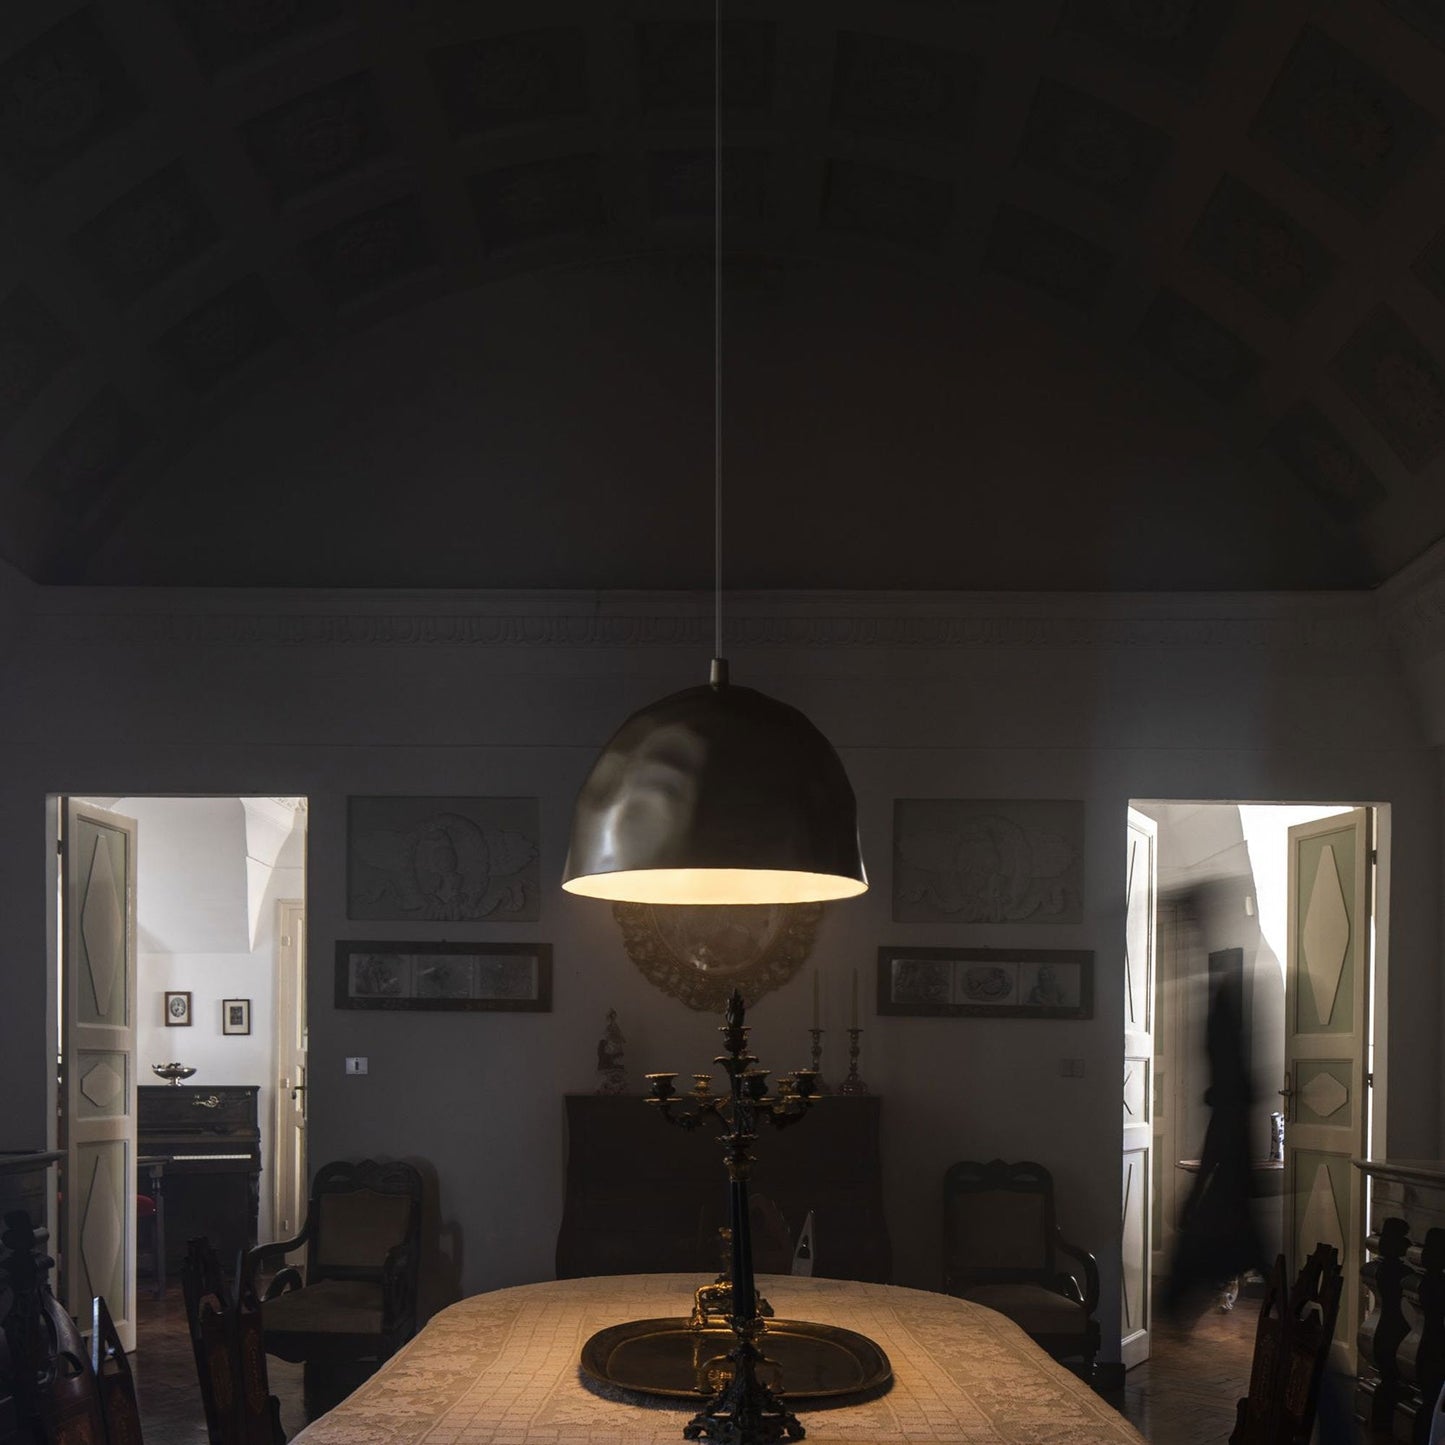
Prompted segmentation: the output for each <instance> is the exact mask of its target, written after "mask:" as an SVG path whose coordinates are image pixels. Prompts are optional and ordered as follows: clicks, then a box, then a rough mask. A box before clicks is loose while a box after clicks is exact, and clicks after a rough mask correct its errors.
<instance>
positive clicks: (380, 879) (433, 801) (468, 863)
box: [346, 797, 541, 923]
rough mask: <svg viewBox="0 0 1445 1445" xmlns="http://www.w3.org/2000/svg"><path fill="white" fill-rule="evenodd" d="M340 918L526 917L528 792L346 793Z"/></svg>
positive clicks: (534, 829)
mask: <svg viewBox="0 0 1445 1445" xmlns="http://www.w3.org/2000/svg"><path fill="white" fill-rule="evenodd" d="M349 804H350V806H349V808H348V811H347V822H346V916H347V917H348V918H356V919H380V920H392V921H406V922H427V923H459V922H468V921H473V922H474V921H477V920H482V919H485V920H486V921H487V922H489V923H504V922H506V923H513V922H534V921H535V920H536V919H537V918H539V917H540V916H541V893H540V886H539V885H540V880H539V875H538V863H537V855H538V851H539V841H538V840H539V838H540V836H541V827H540V824H539V821H538V809H537V800H536V799H535V798H402V797H379V798H367V797H354V798H351V799H350V800H349Z"/></svg>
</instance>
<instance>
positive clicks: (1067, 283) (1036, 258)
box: [984, 205, 1114, 307]
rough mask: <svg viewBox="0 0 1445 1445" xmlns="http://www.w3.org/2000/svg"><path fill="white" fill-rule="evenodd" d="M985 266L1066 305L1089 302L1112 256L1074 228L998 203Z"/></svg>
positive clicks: (1096, 294)
mask: <svg viewBox="0 0 1445 1445" xmlns="http://www.w3.org/2000/svg"><path fill="white" fill-rule="evenodd" d="M984 265H985V266H987V267H988V269H989V270H990V271H995V272H998V273H999V274H1000V275H1003V276H1011V277H1012V278H1013V279H1014V280H1015V281H1022V282H1023V283H1024V284H1025V285H1026V286H1033V287H1035V288H1037V289H1038V290H1040V291H1043V292H1045V293H1047V294H1048V295H1050V296H1052V297H1054V298H1055V299H1056V300H1059V301H1067V302H1068V303H1069V304H1070V305H1073V306H1080V307H1088V306H1092V305H1093V304H1094V302H1096V301H1097V300H1098V299H1099V297H1100V296H1101V295H1102V294H1103V291H1104V288H1105V286H1107V285H1108V284H1109V275H1110V273H1111V272H1112V271H1113V269H1114V258H1113V257H1112V256H1111V255H1110V254H1109V253H1108V252H1107V251H1105V250H1104V249H1103V248H1102V247H1101V246H1096V245H1095V244H1094V243H1093V242H1092V241H1089V240H1086V239H1085V238H1084V237H1083V236H1081V235H1079V234H1078V233H1077V232H1076V231H1071V230H1069V229H1068V228H1067V227H1065V226H1060V225H1058V224H1056V223H1055V222H1053V221H1049V220H1046V219H1045V218H1044V217H1043V216H1036V215H1034V213H1033V212H1032V211H1025V210H1022V209H1021V208H1020V207H1018V206H1008V205H1004V206H1000V207H999V208H998V215H997V217H996V218H995V220H994V227H993V234H992V235H991V236H990V238H989V243H988V250H987V252H986V253H985V256H984Z"/></svg>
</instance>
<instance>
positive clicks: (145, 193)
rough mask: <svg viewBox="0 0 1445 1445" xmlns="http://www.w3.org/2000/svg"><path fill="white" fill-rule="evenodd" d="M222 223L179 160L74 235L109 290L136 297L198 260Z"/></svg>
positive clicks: (125, 298) (84, 258) (86, 260)
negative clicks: (187, 264)
mask: <svg viewBox="0 0 1445 1445" xmlns="http://www.w3.org/2000/svg"><path fill="white" fill-rule="evenodd" d="M220 234H221V232H220V228H219V227H218V226H217V225H216V220H215V217H214V216H213V215H212V214H211V211H210V208H209V207H208V206H207V205H206V203H205V202H204V201H203V200H202V199H201V197H200V195H199V194H198V192H197V190H196V188H195V186H194V185H193V184H192V183H191V179H190V177H189V175H188V174H187V172H186V167H185V165H184V163H183V162H181V161H176V162H175V163H174V164H172V165H169V166H167V167H166V168H165V169H164V170H162V171H158V172H157V173H156V174H155V175H153V176H151V177H150V179H149V180H146V181H142V182H141V184H140V185H138V186H137V187H136V188H135V189H134V190H132V191H127V192H126V193H125V195H123V196H121V197H120V199H119V200H116V201H113V202H112V203H111V204H110V205H109V206H107V207H106V208H105V210H103V211H102V212H101V213H100V214H99V215H98V216H96V217H95V218H94V219H93V220H91V221H89V222H87V223H86V225H85V226H84V227H82V228H81V230H79V231H78V232H76V234H75V235H74V236H73V237H72V238H71V242H70V245H71V249H72V250H73V251H74V252H75V254H76V256H77V257H78V258H79V259H80V261H81V263H82V264H83V265H85V266H86V267H87V268H88V269H89V270H90V271H91V273H92V274H93V275H94V276H95V277H96V279H97V280H99V282H100V284H101V285H102V286H103V287H104V288H105V290H106V291H107V292H109V294H110V295H111V296H112V297H114V298H115V299H116V300H118V301H130V300H133V299H134V298H135V297H137V296H139V295H140V294H141V292H143V291H145V290H148V289H149V288H150V287H151V286H154V285H155V284H156V283H157V282H159V281H163V280H164V279H165V278H166V277H167V276H169V275H171V274H172V273H173V272H175V271H177V270H179V269H180V267H182V266H184V265H185V264H186V262H188V261H192V260H194V259H195V258H196V257H197V256H199V255H201V254H202V252H204V251H206V250H207V249H208V248H209V247H210V246H212V245H213V244H214V243H215V242H216V241H217V240H218V239H219V238H220Z"/></svg>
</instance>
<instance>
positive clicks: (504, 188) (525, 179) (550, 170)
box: [471, 155, 607, 255]
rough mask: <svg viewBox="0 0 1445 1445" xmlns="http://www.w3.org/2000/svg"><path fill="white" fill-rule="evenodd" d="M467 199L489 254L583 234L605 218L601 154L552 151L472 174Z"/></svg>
mask: <svg viewBox="0 0 1445 1445" xmlns="http://www.w3.org/2000/svg"><path fill="white" fill-rule="evenodd" d="M471 189H472V204H473V205H474V206H475V207H476V212H477V224H478V225H479V226H480V227H481V231H482V240H483V244H484V245H485V247H486V251H487V254H488V255H492V254H494V253H496V252H497V251H504V250H506V249H507V248H508V247H511V246H520V245H526V244H527V243H529V242H535V241H543V240H549V239H552V238H564V237H569V236H585V235H588V234H590V233H592V232H593V231H597V230H600V229H601V228H602V226H603V225H604V224H605V222H606V219H607V212H606V207H605V205H604V203H603V197H602V176H601V157H600V156H596V155H572V156H556V157H553V158H551V159H548V160H544V161H529V162H528V163H527V164H525V165H520V166H503V167H501V168H499V169H497V170H494V171H484V172H482V173H481V174H480V175H477V176H473V177H472V187H471Z"/></svg>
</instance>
